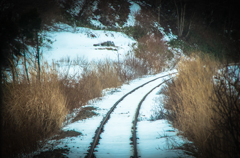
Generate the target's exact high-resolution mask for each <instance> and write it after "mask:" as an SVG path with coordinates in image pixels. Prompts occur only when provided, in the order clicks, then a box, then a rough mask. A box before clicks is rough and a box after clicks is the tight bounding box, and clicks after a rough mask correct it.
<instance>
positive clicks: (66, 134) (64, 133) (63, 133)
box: [52, 130, 82, 140]
mask: <svg viewBox="0 0 240 158" xmlns="http://www.w3.org/2000/svg"><path fill="white" fill-rule="evenodd" d="M79 135H82V133H81V132H76V131H73V130H71V131H70V130H68V131H60V132H59V133H58V134H57V136H55V137H53V138H52V140H59V139H63V138H66V137H77V136H79Z"/></svg>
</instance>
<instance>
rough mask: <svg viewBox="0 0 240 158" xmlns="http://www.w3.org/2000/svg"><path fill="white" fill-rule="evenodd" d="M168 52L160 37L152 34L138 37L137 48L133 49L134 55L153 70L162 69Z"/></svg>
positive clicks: (159, 70) (158, 70)
mask: <svg viewBox="0 0 240 158" xmlns="http://www.w3.org/2000/svg"><path fill="white" fill-rule="evenodd" d="M170 53H171V52H168V51H167V47H166V45H165V43H164V42H163V41H162V40H161V38H160V37H158V36H155V35H154V34H153V35H145V36H144V37H142V38H140V39H139V40H138V48H136V49H135V55H136V57H137V58H140V59H142V60H143V61H144V62H145V63H147V64H148V67H149V68H152V71H153V72H161V71H163V69H164V68H165V67H166V61H167V60H168V56H169V54H170Z"/></svg>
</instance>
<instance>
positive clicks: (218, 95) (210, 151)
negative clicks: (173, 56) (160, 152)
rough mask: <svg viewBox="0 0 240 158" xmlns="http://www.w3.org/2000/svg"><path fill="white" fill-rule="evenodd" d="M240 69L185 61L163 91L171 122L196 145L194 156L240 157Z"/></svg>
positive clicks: (200, 59) (205, 59) (211, 61)
mask: <svg viewBox="0 0 240 158" xmlns="http://www.w3.org/2000/svg"><path fill="white" fill-rule="evenodd" d="M239 70H240V67H239V66H224V64H220V63H219V62H217V61H215V60H214V59H213V58H210V57H209V56H203V57H199V56H196V55H194V56H191V58H189V59H182V60H181V62H180V63H179V64H178V75H177V77H176V78H175V79H173V80H172V81H171V82H169V83H168V85H167V87H166V88H165V89H164V90H163V93H164V94H165V96H166V97H165V105H164V107H165V108H166V109H167V111H168V119H170V120H171V121H172V123H173V125H174V127H176V128H178V129H179V130H180V131H181V133H180V134H182V135H183V136H185V137H187V138H188V139H189V140H190V141H192V142H193V143H194V145H195V147H191V148H188V149H192V150H190V151H189V152H190V153H191V152H192V154H193V155H195V153H194V152H195V149H198V150H197V157H239V156H240V153H239V151H240V150H239V143H240V134H239V131H240V126H239V118H240V113H239V109H240V104H239V96H240V94H239V83H240V80H239V79H240V76H239ZM185 150H186V148H185ZM195 156H196V155H195Z"/></svg>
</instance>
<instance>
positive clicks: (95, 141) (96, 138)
mask: <svg viewBox="0 0 240 158" xmlns="http://www.w3.org/2000/svg"><path fill="white" fill-rule="evenodd" d="M173 74H176V73H171V74H168V75H164V76H160V77H157V78H155V79H153V80H150V81H148V82H146V83H144V84H142V85H140V86H138V87H136V88H134V89H133V90H132V91H130V92H128V93H127V94H125V95H124V96H123V97H121V98H120V99H119V100H118V101H117V102H116V103H115V104H114V105H113V106H112V107H111V109H110V110H109V111H108V113H107V114H106V116H105V117H104V118H103V119H102V121H101V124H100V126H99V127H98V128H97V130H96V132H95V136H94V138H93V142H92V143H91V146H90V149H89V150H88V153H87V155H86V157H87V158H93V157H94V154H93V152H94V149H95V147H96V145H97V144H98V142H99V138H100V134H101V133H102V131H103V127H104V125H105V124H106V122H107V121H108V120H109V118H110V115H111V113H112V112H113V111H114V109H115V108H116V106H117V105H118V104H119V103H120V102H121V101H122V100H123V99H124V98H126V97H127V96H128V95H130V94H131V93H133V92H134V91H136V90H137V89H139V88H141V87H143V86H145V85H147V84H148V83H151V82H153V81H155V80H157V79H160V78H163V77H166V76H170V75H173ZM164 82H166V81H164ZM161 84H163V82H162V83H161ZM161 84H159V85H157V86H156V87H154V88H153V89H152V90H154V89H155V88H157V87H159V86H160V85H161ZM152 90H151V91H152ZM149 93H151V92H149ZM149 93H148V94H149ZM146 96H147V95H145V97H144V99H145V98H146ZM144 99H142V102H143V100H144ZM140 106H141V105H140ZM140 106H139V108H137V109H138V110H137V111H139V109H140ZM137 115H138V114H137ZM135 118H137V117H136V114H135ZM135 127H136V126H135ZM135 132H136V128H135ZM133 133H134V132H133ZM135 137H136V133H135ZM135 142H136V141H135ZM135 144H136V143H135ZM135 146H136V145H135ZM136 155H137V154H136ZM134 156H135V149H134Z"/></svg>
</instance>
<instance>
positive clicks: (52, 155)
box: [33, 148, 69, 158]
mask: <svg viewBox="0 0 240 158" xmlns="http://www.w3.org/2000/svg"><path fill="white" fill-rule="evenodd" d="M68 153H69V149H63V148H59V149H54V150H52V151H45V152H41V153H40V154H39V155H35V156H33V158H68V157H67V156H66V155H65V154H68Z"/></svg>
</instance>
